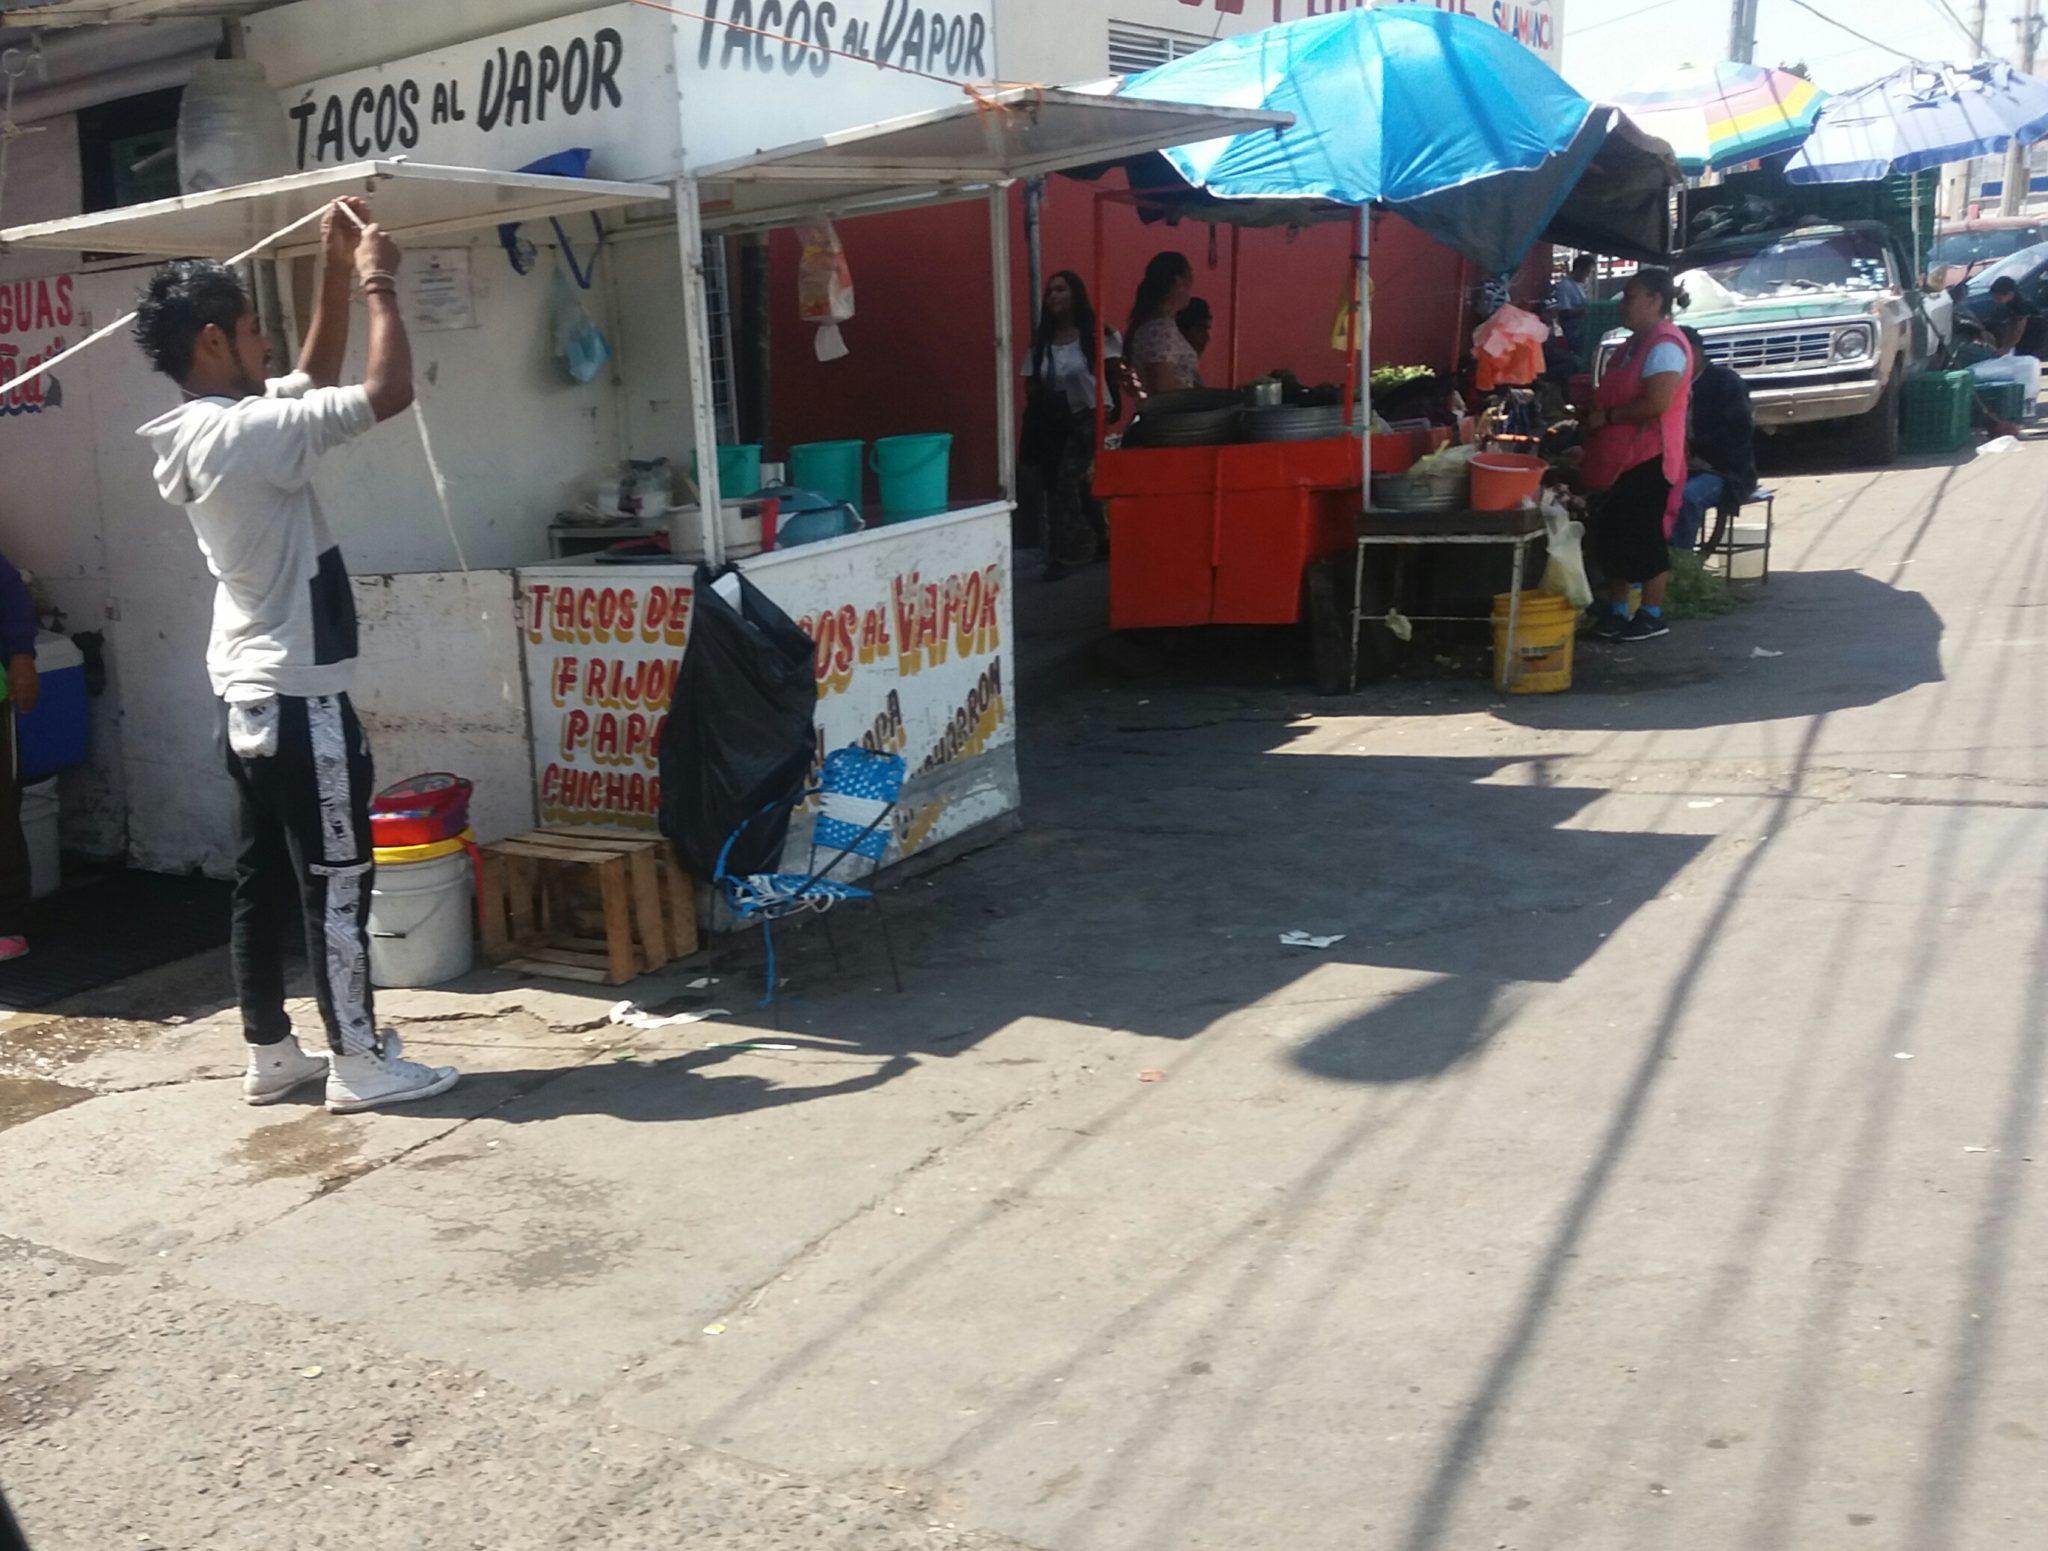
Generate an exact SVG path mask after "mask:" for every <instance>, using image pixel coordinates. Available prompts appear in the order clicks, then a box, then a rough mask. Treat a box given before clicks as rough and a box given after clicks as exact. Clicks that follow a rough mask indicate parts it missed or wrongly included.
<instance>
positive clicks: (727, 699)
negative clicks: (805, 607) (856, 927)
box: [660, 565, 818, 881]
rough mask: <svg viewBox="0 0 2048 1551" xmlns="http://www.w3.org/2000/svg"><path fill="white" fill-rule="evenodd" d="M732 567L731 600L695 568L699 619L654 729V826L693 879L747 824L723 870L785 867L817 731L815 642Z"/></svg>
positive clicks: (706, 873)
mask: <svg viewBox="0 0 2048 1551" xmlns="http://www.w3.org/2000/svg"><path fill="white" fill-rule="evenodd" d="M730 574H731V575H732V576H733V577H735V578H736V579H737V580H738V582H739V585H740V606H739V607H738V608H734V607H733V606H732V605H731V604H730V603H728V602H726V601H725V599H724V598H722V597H720V596H719V594H718V591H717V589H716V588H715V587H713V586H712V580H713V578H712V573H711V568H710V567H709V566H701V565H700V566H699V567H697V597H696V604H695V608H696V616H697V617H696V618H695V619H694V620H693V621H692V622H691V625H690V640H689V646H688V648H687V649H686V650H685V651H684V653H683V665H682V669H681V671H680V673H679V674H678V676H677V678H676V688H675V697H674V699H673V700H672V701H671V702H670V704H669V715H668V725H667V726H666V727H665V728H664V729H663V731H662V736H661V750H660V755H661V832H662V833H663V834H664V835H666V836H667V837H668V838H669V840H670V842H671V843H672V844H673V845H674V846H675V848H676V855H677V857H678V858H680V859H681V861H682V864H683V866H684V867H685V868H687V869H688V871H689V873H690V876H692V877H693V878H701V879H705V880H707V881H708V880H709V879H710V878H711V877H712V875H713V873H714V871H715V870H716V867H717V864H718V853H719V851H720V850H721V849H722V848H723V847H724V845H725V842H726V841H727V839H729V838H730V837H731V835H732V834H733V832H734V831H735V830H737V829H739V828H740V826H741V825H743V824H744V825H746V826H747V828H746V833H745V834H743V835H741V836H740V838H739V840H738V842H737V843H736V844H735V845H734V846H733V848H732V855H731V856H729V857H728V858H727V859H726V864H725V867H726V872H727V874H728V875H730V876H734V877H741V876H745V875H746V874H748V873H755V872H773V871H775V870H776V868H777V867H779V866H780V865H781V861H782V846H783V842H784V841H785V840H786V839H787V838H788V836H789V818H790V813H791V811H792V810H793V809H794V808H795V807H796V803H797V799H798V798H800V797H801V796H802V795H803V788H804V781H805V779H806V777H808V776H809V774H810V770H811V760H812V756H813V752H814V749H815V747H816V738H817V735H816V733H815V732H814V731H813V721H814V719H815V717H816V714H817V709H818V680H817V674H816V672H815V670H814V667H813V662H814V660H815V658H816V656H817V647H816V646H815V645H814V644H813V643H812V641H811V638H810V637H809V636H807V635H805V634H804V633H803V632H802V631H801V630H799V629H797V627H796V622H795V621H794V620H792V619H791V618H790V617H789V616H788V615H787V614H785V613H783V612H782V610H781V609H779V608H777V607H776V606H775V605H774V604H773V603H772V602H770V601H769V599H768V597H767V595H766V594H765V593H763V592H762V591H761V589H760V588H758V587H756V586H755V585H754V584H753V583H752V582H750V581H748V580H747V579H746V577H745V576H743V575H741V574H740V573H739V572H737V571H732V572H730ZM764 809H767V810H769V811H767V812H763V810H764ZM757 815H758V817H757ZM749 820H753V822H752V823H749V822H748V821H749Z"/></svg>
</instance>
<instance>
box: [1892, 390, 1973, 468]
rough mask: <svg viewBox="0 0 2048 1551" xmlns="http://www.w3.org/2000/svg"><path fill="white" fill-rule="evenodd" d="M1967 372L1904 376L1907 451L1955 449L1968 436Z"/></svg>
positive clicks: (1965, 440) (1967, 438)
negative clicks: (1905, 377)
mask: <svg viewBox="0 0 2048 1551" xmlns="http://www.w3.org/2000/svg"><path fill="white" fill-rule="evenodd" d="M1973 387H1974V383H1973V381H1972V379H1971V377H1970V374H1969V373H1968V372H1916V373H1915V374H1914V375H1912V376H1910V377H1908V378H1907V379H1906V427H1905V435H1904V437H1903V441H1904V444H1905V448H1906V451H1908V452H1954V451H1955V450H1956V449H1957V448H1958V447H1961V446H1963V445H1964V444H1965V443H1966V442H1968V441H1969V439H1970V400H1971V395H1972V389H1973Z"/></svg>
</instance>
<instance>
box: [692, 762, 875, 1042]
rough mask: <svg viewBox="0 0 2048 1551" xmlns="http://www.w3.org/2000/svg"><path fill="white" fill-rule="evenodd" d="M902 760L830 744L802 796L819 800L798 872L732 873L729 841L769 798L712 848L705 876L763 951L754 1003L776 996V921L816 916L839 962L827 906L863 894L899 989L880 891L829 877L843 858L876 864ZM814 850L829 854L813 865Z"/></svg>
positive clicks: (769, 809)
mask: <svg viewBox="0 0 2048 1551" xmlns="http://www.w3.org/2000/svg"><path fill="white" fill-rule="evenodd" d="M907 774H908V767H907V766H906V765H905V764H904V762H903V757H902V756H901V755H900V754H876V753H873V752H871V751H869V750H867V749H864V748H860V747H859V746H857V745H856V746H852V747H848V748H843V749H834V750H833V751H832V752H831V753H830V754H827V755H826V756H825V765H824V768H823V770H822V771H820V773H819V778H818V784H817V785H816V786H815V787H813V788H811V790H810V791H808V792H806V793H805V794H804V795H805V797H806V798H812V797H815V798H816V799H817V801H818V814H817V817H816V818H815V819H814V820H813V821H812V825H811V852H810V859H809V861H808V862H807V863H806V864H805V865H806V869H807V870H806V871H804V872H757V873H748V874H744V875H741V876H737V877H735V876H733V875H732V874H730V873H728V872H727V871H726V860H727V858H728V857H730V856H731V854H732V848H733V845H734V843H735V842H736V841H737V840H738V839H739V838H740V836H741V835H743V834H745V833H746V831H747V828H748V826H749V825H751V824H753V823H754V821H755V819H758V818H761V817H763V816H765V815H766V814H768V813H772V812H774V811H775V809H776V808H778V807H779V806H780V804H779V803H771V804H770V805H769V806H768V807H767V808H764V809H763V810H762V811H761V813H759V814H756V815H755V816H754V818H752V819H748V820H747V822H746V823H745V824H742V825H741V826H740V827H739V828H738V829H736V830H734V831H733V832H732V834H731V835H729V836H727V837H726V842H725V844H724V845H723V846H721V847H720V848H719V852H718V866H717V869H716V871H715V872H714V874H713V877H712V881H713V883H715V884H716V885H717V886H718V889H719V892H720V893H721V894H722V895H723V897H724V899H725V903H726V906H727V908H728V909H730V910H731V911H732V913H733V915H734V916H735V917H736V918H737V919H738V920H740V921H741V922H744V923H759V925H760V928H761V942H762V946H763V947H764V948H765V949H766V951H767V956H768V969H767V976H768V988H767V994H766V995H765V996H763V997H762V998H761V1003H760V1005H761V1006H763V1007H767V1006H770V1005H772V1004H773V1003H774V1001H775V923H776V922H777V921H782V920H787V919H788V918H789V917H791V916H797V915H803V914H805V913H807V912H808V913H813V914H816V915H818V916H819V917H821V918H823V920H824V926H825V940H826V941H827V943H829V944H830V945H831V948H832V959H833V962H834V963H835V964H836V963H838V961H839V944H838V942H837V941H836V940H835V939H834V938H833V936H832V926H831V920H830V911H831V910H832V907H833V906H835V905H838V904H840V903H842V902H844V901H847V900H855V899H864V900H867V901H869V902H870V903H872V904H873V905H874V907H875V924H876V925H877V926H878V927H879V928H880V929H881V933H882V948H883V951H884V952H886V953H887V954H888V956H889V975H890V978H891V979H892V980H894V981H895V984H896V989H897V990H898V991H901V990H902V989H903V973H902V971H901V970H900V969H898V968H897V965H896V945H895V944H894V943H893V942H892V941H891V940H890V937H889V918H888V916H887V914H885V913H884V911H883V909H882V901H881V898H880V897H879V896H878V895H877V894H876V893H875V892H874V890H872V889H864V888H861V887H859V886H858V885H856V884H852V883H845V882H842V881H840V880H839V879H836V878H834V877H832V876H831V874H832V873H834V872H836V871H837V870H838V869H839V868H840V867H841V866H843V865H844V864H845V863H846V861H847V859H848V858H850V857H856V856H857V857H860V858H861V859H863V860H864V861H867V862H869V863H872V864H879V863H880V862H881V860H882V856H883V853H884V852H886V851H887V850H888V848H889V828H888V822H889V819H890V817H891V816H892V815H893V814H894V813H895V811H896V807H897V804H898V803H899V802H900V801H901V799H902V796H903V782H904V780H905V778H906V776H907ZM821 852H824V853H829V854H830V858H831V859H830V860H829V861H827V862H826V863H825V865H824V866H823V867H820V866H819V865H818V858H819V855H820V853H821Z"/></svg>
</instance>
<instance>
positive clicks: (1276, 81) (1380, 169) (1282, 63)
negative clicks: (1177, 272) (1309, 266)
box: [1123, 5, 1618, 273]
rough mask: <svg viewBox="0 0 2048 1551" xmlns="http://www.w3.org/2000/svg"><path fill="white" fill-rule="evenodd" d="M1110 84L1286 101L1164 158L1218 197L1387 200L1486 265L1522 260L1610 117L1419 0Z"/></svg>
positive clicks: (1200, 96) (1467, 21)
mask: <svg viewBox="0 0 2048 1551" xmlns="http://www.w3.org/2000/svg"><path fill="white" fill-rule="evenodd" d="M1123 95H1125V96H1127V97H1143V98H1147V99H1156V100H1160V101H1167V102H1195V103H1203V104H1207V105H1211V106H1216V107H1242V108H1266V109H1272V110H1276V111H1280V112H1285V113H1291V114H1293V115H1294V123H1293V125H1292V126H1291V127H1289V128H1287V129H1281V130H1259V131H1256V132H1254V133H1251V134H1243V135H1234V136H1229V137H1226V138H1224V139H1221V140H1207V141H1203V142H1201V143H1200V144H1196V145H1185V146H1179V147H1176V148H1175V149H1173V150H1170V151H1167V152H1166V153H1164V154H1165V156H1166V158H1167V160H1168V161H1169V162H1171V163H1172V164H1173V166H1174V169H1175V170H1176V171H1177V172H1178V173H1179V174H1180V175H1181V177H1183V178H1185V179H1186V180H1187V181H1188V182H1189V183H1191V184H1193V185H1194V186H1195V187H1197V188H1201V189H1205V190H1207V191H1208V192H1209V193H1210V194H1213V195H1215V196H1217V197H1218V198H1222V199H1323V200H1334V201H1337V202H1339V203H1342V204H1349V205H1368V204H1380V205H1385V206H1388V207H1390V208H1392V209H1394V210H1398V211H1399V212H1400V213H1401V214H1402V215H1403V216H1404V217H1406V218H1407V219H1408V220H1409V221H1411V222H1412V223H1413V224H1415V225H1417V226H1419V227H1421V228H1422V229H1423V230H1424V231H1426V232H1428V233H1430V234H1431V235H1432V236H1434V237H1436V238H1437V239H1438V240H1439V241H1441V242H1443V243H1445V244H1447V245H1448V246H1450V247H1452V248H1455V249H1457V250H1458V251H1459V252H1461V253H1464V254H1465V255H1466V256H1467V257H1469V258H1471V259H1473V260H1475V261H1476V262H1477V263H1479V264H1480V265H1481V266H1482V267H1483V268H1485V269H1486V270H1487V271H1488V272H1489V273H1496V272H1499V271H1501V270H1507V269H1512V268H1514V267H1515V266H1516V265H1517V264H1519V263H1520V262H1521V261H1522V258H1523V257H1524V255H1526V254H1527V253H1528V251H1529V249H1530V247H1531V246H1532V245H1533V244H1534V243H1535V241H1536V239H1537V237H1538V235H1539V234H1540V233H1541V232H1542V230H1543V228H1544V227H1545V226H1546V225H1547V224H1548V223H1549V221H1550V219H1551V218H1552V217H1553V216H1554V215H1556V213H1557V211H1558V208H1559V206H1560V205H1562V204H1563V202H1564V200H1565V198H1566V196H1567V195H1569V194H1570V193H1571V191H1572V189H1573V188H1574V186H1575V185H1576V184H1577V183H1578V181H1579V179H1580V177H1581V176H1582V175H1583V174H1584V173H1585V171H1586V168H1587V166H1588V165H1589V164H1590V163H1591V162H1592V160H1593V158H1594V155H1595V154H1596V153H1597V152H1598V151H1599V150H1600V148H1601V146H1602V145H1603V144H1604V143H1605V142H1606V140H1607V137H1608V134H1609V132H1610V131H1611V130H1612V129H1613V127H1614V125H1615V123H1616V121H1617V118H1618V115H1617V113H1616V112H1615V110H1614V109H1612V108H1603V107H1598V106H1596V105H1595V104H1593V103H1591V102H1589V101H1587V100H1586V99H1585V98H1584V97H1581V96H1580V95H1579V94H1578V93H1577V92H1575V91H1573V90H1572V89H1571V87H1569V86H1567V85H1566V84H1565V82H1564V80H1563V78H1562V77H1560V76H1559V75H1558V74H1557V72H1556V71H1554V70H1552V69H1551V68H1550V67H1549V66H1548V65H1546V64H1544V63H1543V61H1542V60H1540V59H1538V58H1537V57H1536V56H1535V55H1534V54H1532V53H1530V52H1529V50H1527V49H1526V48H1524V47H1522V45H1521V44H1519V43H1517V42H1515V41H1514V39H1512V38H1510V37H1509V36H1508V35H1507V34H1506V33H1504V32H1502V31H1501V30H1500V29H1499V28H1497V27H1494V26H1492V25H1490V24H1489V23H1486V22H1483V21H1479V20H1477V19H1476V18H1473V17H1469V16H1457V15H1451V14H1449V13H1446V12H1440V11H1438V10H1436V9H1435V8H1433V7H1430V6H1421V5H1395V6H1386V7H1374V8H1371V9H1361V10H1352V11H1343V12H1339V13H1337V14H1335V15H1331V16H1318V17H1311V18H1308V19H1306V20H1303V21H1295V22H1286V23H1283V24H1282V25H1280V26H1277V27H1267V28H1264V29H1262V30H1260V31H1258V32H1252V33H1246V34H1244V35H1242V36H1240V37H1234V38H1226V39H1224V40H1222V41H1220V42H1217V43H1212V44H1210V45H1209V46H1208V47H1206V48H1203V49H1198V50H1196V51H1195V52H1194V53H1192V54H1189V55H1187V56H1186V57H1185V58H1182V59H1176V60H1174V61H1172V62H1171V63H1170V64H1165V65H1161V66H1160V67H1159V68H1158V69H1156V70H1148V71H1146V72H1145V73H1144V74H1143V75H1139V76H1134V77H1132V78H1131V79H1130V80H1129V81H1127V82H1125V83H1124V86H1123Z"/></svg>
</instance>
